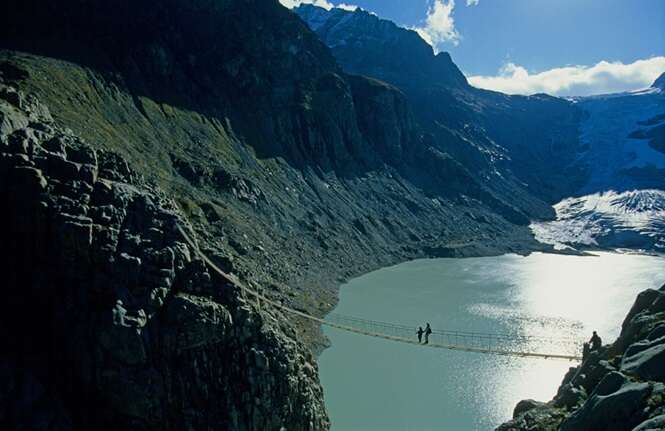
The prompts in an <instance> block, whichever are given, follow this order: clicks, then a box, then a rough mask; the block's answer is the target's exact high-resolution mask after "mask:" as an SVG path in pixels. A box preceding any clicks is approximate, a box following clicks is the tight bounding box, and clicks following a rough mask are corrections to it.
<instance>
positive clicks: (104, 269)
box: [0, 0, 541, 430]
mask: <svg viewBox="0 0 665 431" xmlns="http://www.w3.org/2000/svg"><path fill="white" fill-rule="evenodd" d="M27 21H29V22H30V25H29V26H27V25H25V23H26V22H27ZM0 85H1V88H0V148H1V151H0V153H1V154H2V156H1V159H0V160H1V163H0V178H1V179H2V181H1V182H0V195H1V196H0V197H1V198H3V199H4V202H6V206H5V210H4V211H3V212H2V215H1V216H0V217H2V218H1V221H2V223H3V230H2V233H1V234H0V235H2V237H1V238H0V250H1V251H2V252H3V254H4V255H6V256H7V258H6V259H4V260H3V261H2V264H1V265H2V271H3V273H4V280H5V282H4V283H3V288H4V292H5V293H4V295H3V296H4V297H5V299H6V304H7V307H6V308H7V310H6V313H3V315H2V317H1V319H2V320H1V321H0V327H1V328H0V331H2V336H3V341H5V342H4V343H3V344H4V346H3V347H2V349H1V350H0V370H1V372H0V378H1V379H2V383H3V384H2V390H1V391H0V425H1V426H2V427H3V428H8V429H15V428H28V429H31V428H40V427H42V428H50V429H90V428H93V429H110V428H118V427H121V428H125V429H240V430H244V429H257V430H258V429H281V428H282V427H283V428H285V429H289V430H291V429H293V430H299V429H326V428H327V426H328V421H327V418H326V415H325V412H324V410H323V407H322V395H321V390H320V387H319V384H318V378H317V372H316V366H315V364H314V360H313V358H312V356H311V354H310V353H309V350H308V347H313V348H314V349H315V350H316V349H320V348H321V346H322V340H321V338H320V337H319V334H318V328H314V327H311V326H308V325H305V324H304V323H303V322H297V321H293V320H289V319H287V318H285V317H284V316H280V315H277V314H274V313H270V312H266V311H265V310H264V311H263V313H258V312H257V310H255V309H254V308H253V306H252V305H251V304H248V303H247V302H246V300H245V299H244V298H243V297H242V295H241V294H240V292H239V290H238V289H237V286H234V285H233V283H230V282H229V281H228V280H224V279H220V277H218V276H216V275H215V274H213V273H211V272H210V271H208V270H207V269H206V267H205V266H204V265H203V264H202V262H201V261H200V260H199V259H197V256H196V255H195V254H194V253H193V250H191V248H189V247H187V246H186V244H185V242H184V241H183V239H182V238H181V237H180V236H179V235H178V231H177V229H176V228H175V227H176V226H187V227H188V228H187V229H188V231H190V232H191V233H192V236H194V237H196V238H198V240H199V247H200V248H201V249H202V250H203V251H205V252H206V254H207V255H209V256H210V257H211V258H212V259H213V260H214V261H215V262H216V264H217V265H219V266H220V267H222V268H224V270H225V271H227V272H232V273H233V274H235V275H236V276H238V277H239V278H240V279H242V280H243V281H245V282H246V283H248V284H250V285H253V286H258V287H260V288H262V289H263V290H264V291H265V294H266V295H268V296H270V297H273V298H275V299H279V300H282V301H284V302H285V303H286V304H289V305H290V306H292V307H295V308H299V309H303V310H307V311H308V312H310V313H314V314H319V315H322V314H324V313H325V312H327V311H328V310H330V309H331V307H332V306H333V305H334V302H335V288H336V285H337V284H338V283H339V281H340V280H342V279H344V278H347V277H350V276H352V275H356V274H359V273H361V272H365V271H368V270H370V269H373V268H377V267H379V266H385V265H389V264H392V263H396V262H399V261H402V260H405V259H410V258H414V257H423V256H466V255H479V254H494V253H503V252H506V251H515V252H524V251H526V250H533V249H539V248H541V246H540V245H539V244H537V243H536V242H535V241H534V240H533V238H532V236H531V234H530V232H529V230H528V227H527V226H526V221H527V217H526V214H530V213H532V212H534V211H535V212H538V211H536V210H537V209H538V208H540V206H541V204H534V203H533V202H535V201H534V200H533V199H531V198H528V199H526V198H525V199H508V198H507V196H508V195H507V194H505V193H503V194H502V193H498V192H497V190H495V189H493V188H492V187H490V186H489V185H488V184H489V183H488V182H487V181H481V180H480V178H481V176H479V175H478V174H477V173H476V172H475V170H474V169H473V166H472V165H470V164H468V163H466V162H463V161H462V160H461V159H459V158H458V156H456V155H455V154H454V153H453V152H448V151H445V150H444V149H443V147H442V146H441V145H442V144H441V142H440V140H439V138H438V137H436V136H433V135H432V134H430V133H426V132H424V131H423V130H422V128H421V126H420V125H419V123H418V122H417V121H415V120H414V115H415V114H414V113H413V110H412V107H411V106H410V105H409V103H408V100H407V99H406V98H405V96H404V94H403V93H402V92H401V91H400V90H399V89H398V88H396V87H394V86H392V85H390V84H386V83H385V82H381V81H377V80H375V79H371V78H364V77H357V76H354V77H352V76H348V75H346V74H345V73H344V72H343V71H342V70H341V68H340V67H339V66H338V65H337V63H336V61H335V59H334V57H333V56H332V55H331V53H330V51H329V49H328V48H327V47H326V46H325V45H323V44H322V43H321V42H320V41H319V40H318V38H317V37H316V36H315V35H314V34H313V33H311V31H309V30H308V28H307V27H306V26H305V25H304V24H303V23H302V22H301V21H300V20H299V19H298V18H297V17H296V16H295V15H294V14H292V13H290V12H289V11H287V10H286V9H284V8H283V7H281V6H280V5H279V4H278V3H277V1H276V0H275V1H266V0H196V1H184V0H167V1H163V2H157V3H155V2H152V1H148V0H139V1H128V0H127V1H118V2H113V3H109V2H106V1H102V0H92V1H78V0H66V1H61V2H57V3H54V2H49V1H46V0H22V1H13V0H10V1H9V3H7V4H6V7H5V8H4V11H3V14H1V15H0ZM451 136H452V135H451ZM455 139H456V138H455ZM451 140H453V138H451ZM458 153H459V154H462V153H463V152H462V151H460V152H458ZM534 208H536V210H534ZM305 345H307V346H308V347H305Z"/></svg>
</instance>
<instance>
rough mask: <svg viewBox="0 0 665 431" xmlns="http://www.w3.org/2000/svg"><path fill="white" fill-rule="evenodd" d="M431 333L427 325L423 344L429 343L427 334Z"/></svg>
mask: <svg viewBox="0 0 665 431" xmlns="http://www.w3.org/2000/svg"><path fill="white" fill-rule="evenodd" d="M431 333H432V328H430V326H429V323H428V324H427V326H425V344H427V343H429V334H431Z"/></svg>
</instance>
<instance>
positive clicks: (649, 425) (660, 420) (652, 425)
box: [633, 415, 665, 431]
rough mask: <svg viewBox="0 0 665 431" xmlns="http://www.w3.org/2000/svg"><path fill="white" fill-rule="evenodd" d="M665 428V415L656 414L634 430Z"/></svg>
mask: <svg viewBox="0 0 665 431" xmlns="http://www.w3.org/2000/svg"><path fill="white" fill-rule="evenodd" d="M664 429H665V415H660V416H656V417H655V418H651V419H649V420H647V421H644V422H642V423H641V424H639V425H638V426H636V427H635V428H633V431H661V430H664Z"/></svg>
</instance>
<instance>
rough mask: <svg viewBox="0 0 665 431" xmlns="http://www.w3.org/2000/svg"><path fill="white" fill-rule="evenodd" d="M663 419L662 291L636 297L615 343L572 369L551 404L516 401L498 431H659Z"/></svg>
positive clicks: (664, 337)
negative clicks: (508, 417) (512, 412)
mask: <svg viewBox="0 0 665 431" xmlns="http://www.w3.org/2000/svg"><path fill="white" fill-rule="evenodd" d="M664 417H665V286H663V287H661V288H660V290H653V289H650V290H646V291H644V292H642V293H640V294H639V295H638V297H637V299H636V300H635V303H634V305H633V307H632V308H631V310H630V312H629V313H628V315H627V316H626V319H625V321H624V322H623V325H622V327H621V334H620V335H619V338H618V339H617V340H616V341H615V342H614V343H613V344H610V345H606V346H603V347H602V348H601V349H600V350H599V351H594V352H591V353H590V354H589V355H588V357H587V358H585V360H584V361H583V362H582V364H581V365H580V366H578V367H574V368H571V369H570V370H569V371H568V373H567V374H566V376H565V377H564V379H563V383H562V384H561V386H560V387H559V391H558V393H557V395H556V396H555V397H554V399H553V400H552V401H550V402H548V403H536V402H533V401H531V400H529V401H522V402H520V404H518V407H516V408H515V414H514V418H513V420H512V421H510V422H507V423H505V424H503V425H501V426H500V427H499V428H497V430H498V431H526V430H561V431H581V430H585V431H587V430H588V431H596V430H597V431H601V430H602V431H631V430H632V431H645V430H660V429H663V426H664V425H665V420H664Z"/></svg>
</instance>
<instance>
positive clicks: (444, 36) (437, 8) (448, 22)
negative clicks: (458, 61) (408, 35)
mask: <svg viewBox="0 0 665 431" xmlns="http://www.w3.org/2000/svg"><path fill="white" fill-rule="evenodd" d="M454 9H455V0H447V1H444V0H434V3H433V4H432V5H431V6H430V8H429V9H428V10H427V18H426V19H425V26H424V27H414V28H412V30H415V31H416V32H418V34H419V35H420V37H421V38H423V40H424V41H425V42H427V43H429V44H430V45H432V47H433V48H434V50H435V51H438V46H439V44H441V43H444V42H451V43H452V44H453V45H457V44H458V43H459V40H460V38H461V36H460V34H459V33H458V32H457V29H456V28H455V19H454V18H453V10H454Z"/></svg>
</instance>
